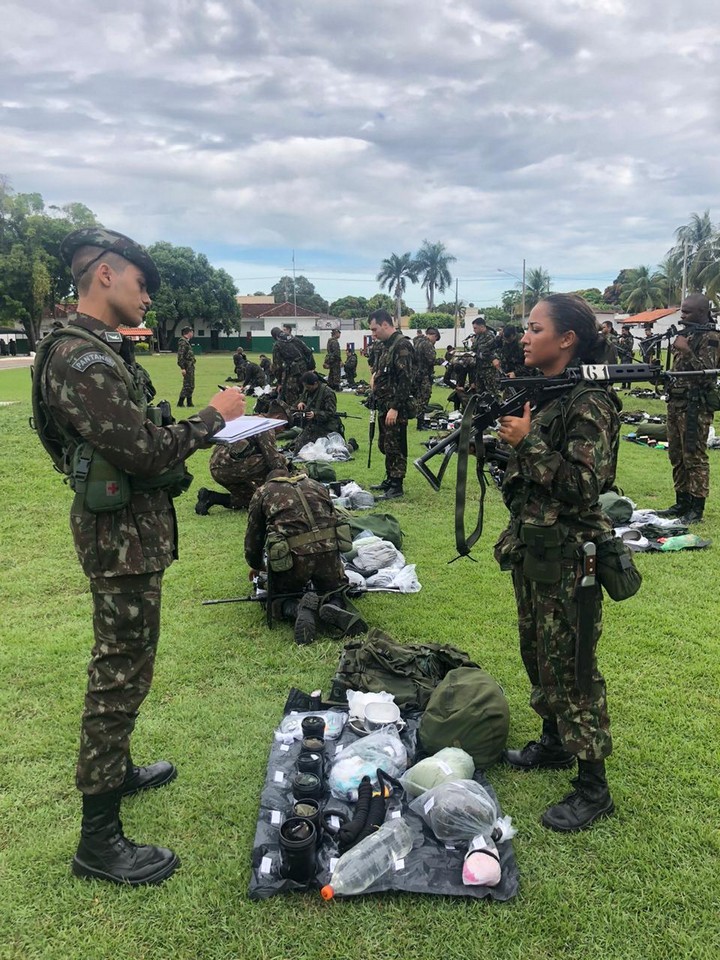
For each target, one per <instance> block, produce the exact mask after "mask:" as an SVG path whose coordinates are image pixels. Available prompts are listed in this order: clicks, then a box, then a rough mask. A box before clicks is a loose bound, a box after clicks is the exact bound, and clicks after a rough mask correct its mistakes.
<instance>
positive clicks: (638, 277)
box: [622, 267, 666, 314]
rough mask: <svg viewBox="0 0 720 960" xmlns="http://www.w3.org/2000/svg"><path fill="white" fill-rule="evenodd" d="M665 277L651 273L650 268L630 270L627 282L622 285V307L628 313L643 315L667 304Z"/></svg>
mask: <svg viewBox="0 0 720 960" xmlns="http://www.w3.org/2000/svg"><path fill="white" fill-rule="evenodd" d="M665 290H666V285H665V277H664V276H663V274H661V273H651V272H650V267H635V269H634V270H628V273H627V280H626V281H625V283H623V285H622V305H623V307H624V308H625V310H626V311H627V312H628V313H631V314H634V313H642V312H643V310H652V309H654V308H655V307H661V306H662V305H663V303H664V302H665Z"/></svg>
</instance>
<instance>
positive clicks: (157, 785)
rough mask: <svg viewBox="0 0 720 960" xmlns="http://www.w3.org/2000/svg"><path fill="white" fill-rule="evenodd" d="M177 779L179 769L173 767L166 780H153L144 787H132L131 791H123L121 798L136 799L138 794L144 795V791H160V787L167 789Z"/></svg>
mask: <svg viewBox="0 0 720 960" xmlns="http://www.w3.org/2000/svg"><path fill="white" fill-rule="evenodd" d="M176 777H177V767H173V768H172V770H171V771H170V773H168V775H167V776H166V777H165V779H164V780H153V782H152V783H147V784H145V785H144V786H142V787H132V788H131V789H130V790H123V791H122V793H121V794H120V796H122V797H134V796H135V794H136V793H142V792H143V791H144V790H158V789H159V788H160V787H166V786H167V785H168V784H169V783H172V782H173V780H174V779H175V778H176Z"/></svg>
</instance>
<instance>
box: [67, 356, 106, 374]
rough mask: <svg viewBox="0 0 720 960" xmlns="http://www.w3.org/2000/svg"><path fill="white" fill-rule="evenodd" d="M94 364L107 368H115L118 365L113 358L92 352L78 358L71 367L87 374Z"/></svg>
mask: <svg viewBox="0 0 720 960" xmlns="http://www.w3.org/2000/svg"><path fill="white" fill-rule="evenodd" d="M94 363H104V364H105V366H106V367H115V365H116V364H115V361H114V360H113V359H112V357H109V356H108V355H107V354H106V353H100V352H99V351H97V350H91V351H90V352H89V353H84V354H83V355H82V356H81V357H76V359H75V360H73V362H72V363H71V364H70V366H71V367H72V369H73V370H77V371H78V372H79V373H85V371H86V370H87V368H88V367H90V366H92V364H94Z"/></svg>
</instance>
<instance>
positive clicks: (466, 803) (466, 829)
mask: <svg viewBox="0 0 720 960" xmlns="http://www.w3.org/2000/svg"><path fill="white" fill-rule="evenodd" d="M410 809H411V810H412V812H413V813H416V814H417V815H418V816H419V817H420V818H421V819H422V820H424V821H425V823H426V824H427V825H428V827H430V829H431V830H432V832H433V833H434V834H435V836H436V837H437V838H438V840H442V841H443V842H444V843H460V842H462V841H468V840H472V839H473V837H476V836H478V835H479V834H481V835H482V836H483V837H485V838H486V839H487V840H490V839H492V840H494V841H495V842H496V843H501V842H502V841H503V840H509V839H510V838H511V837H514V836H515V833H516V831H515V828H514V827H513V826H512V820H511V819H510V817H503V818H502V819H500V817H499V812H498V808H497V806H496V804H495V801H494V800H493V799H492V797H491V796H490V794H489V793H488V792H487V790H486V789H485V788H484V787H482V786H481V785H480V784H479V783H477V782H476V781H475V780H451V781H450V782H448V783H441V784H440V785H439V786H437V787H433V788H432V790H428V791H427V793H423V794H421V795H420V796H419V797H416V798H415V799H414V800H413V802H412V803H411V804H410Z"/></svg>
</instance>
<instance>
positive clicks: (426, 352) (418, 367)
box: [413, 335, 437, 380]
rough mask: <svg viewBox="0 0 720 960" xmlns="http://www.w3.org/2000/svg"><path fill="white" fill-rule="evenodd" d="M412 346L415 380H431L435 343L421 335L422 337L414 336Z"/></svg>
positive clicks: (433, 369) (434, 358)
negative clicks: (413, 350) (413, 349)
mask: <svg viewBox="0 0 720 960" xmlns="http://www.w3.org/2000/svg"><path fill="white" fill-rule="evenodd" d="M413 346H414V347H415V378H416V380H420V379H425V380H427V379H430V380H432V377H433V374H434V372H435V363H436V362H437V357H436V355H435V344H434V343H431V341H430V340H429V339H428V337H426V336H424V335H423V336H422V337H416V338H415V340H414V341H413Z"/></svg>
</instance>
